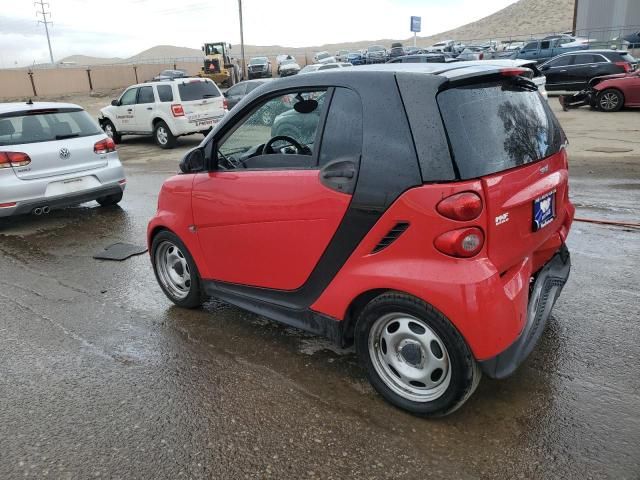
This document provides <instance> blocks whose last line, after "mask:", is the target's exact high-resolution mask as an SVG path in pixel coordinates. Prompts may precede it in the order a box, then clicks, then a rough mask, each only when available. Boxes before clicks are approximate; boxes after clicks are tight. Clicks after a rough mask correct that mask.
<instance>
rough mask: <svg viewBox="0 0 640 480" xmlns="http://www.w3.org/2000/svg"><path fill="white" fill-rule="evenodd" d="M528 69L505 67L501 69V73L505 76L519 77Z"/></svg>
mask: <svg viewBox="0 0 640 480" xmlns="http://www.w3.org/2000/svg"><path fill="white" fill-rule="evenodd" d="M526 71H527V69H526V68H503V69H502V70H500V75H502V76H503V77H517V76H519V75H522V74H523V73H526Z"/></svg>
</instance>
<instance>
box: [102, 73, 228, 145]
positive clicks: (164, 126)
mask: <svg viewBox="0 0 640 480" xmlns="http://www.w3.org/2000/svg"><path fill="white" fill-rule="evenodd" d="M226 113H227V101H226V99H225V98H224V97H223V96H222V93H221V92H220V90H219V89H218V87H217V86H216V84H215V83H213V82H212V81H211V80H209V79H206V78H176V79H174V80H168V81H158V82H148V83H141V84H138V85H133V86H131V87H129V88H127V89H126V90H125V91H124V92H123V93H122V95H120V98H118V99H117V100H113V101H112V102H111V106H109V107H105V108H103V109H101V110H100V117H99V118H98V121H99V122H100V126H101V127H102V129H103V130H104V131H105V133H106V134H107V135H108V136H110V137H111V138H112V139H113V141H114V142H115V143H119V142H120V140H121V138H122V135H153V137H154V139H155V141H156V143H157V144H158V146H160V147H161V148H173V147H174V146H175V143H176V138H177V137H179V136H181V135H191V134H193V133H202V134H203V135H206V134H207V133H209V131H210V130H211V129H212V128H213V126H214V125H215V124H217V123H218V122H219V121H220V120H221V119H222V117H223V116H224V115H225V114H226Z"/></svg>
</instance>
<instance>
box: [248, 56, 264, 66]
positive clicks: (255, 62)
mask: <svg viewBox="0 0 640 480" xmlns="http://www.w3.org/2000/svg"><path fill="white" fill-rule="evenodd" d="M265 63H267V57H256V58H252V59H251V60H250V61H249V65H262V64H265Z"/></svg>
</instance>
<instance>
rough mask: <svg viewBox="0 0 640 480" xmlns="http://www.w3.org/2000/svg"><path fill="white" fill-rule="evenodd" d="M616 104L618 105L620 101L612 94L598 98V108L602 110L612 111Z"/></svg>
mask: <svg viewBox="0 0 640 480" xmlns="http://www.w3.org/2000/svg"><path fill="white" fill-rule="evenodd" d="M618 103H620V99H619V98H618V95H616V94H615V93H613V92H608V93H605V94H604V95H603V96H602V97H601V98H600V107H601V108H602V109H603V110H614V109H615V108H616V107H617V106H618Z"/></svg>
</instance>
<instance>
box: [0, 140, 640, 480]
mask: <svg viewBox="0 0 640 480" xmlns="http://www.w3.org/2000/svg"><path fill="white" fill-rule="evenodd" d="M199 140H200V137H193V138H185V139H181V140H180V144H181V147H180V148H178V149H176V150H173V151H170V152H163V151H161V150H159V149H156V147H154V146H153V145H152V143H151V141H150V140H148V139H132V140H126V141H125V143H124V144H123V145H122V146H120V148H119V151H120V155H121V158H122V159H123V160H124V163H125V167H126V170H127V175H128V186H127V192H126V195H125V199H124V201H123V202H122V203H121V207H120V208H111V209H101V208H98V207H97V205H96V204H94V203H89V204H85V205H83V206H80V207H76V208H70V209H65V210H59V211H54V212H52V213H51V214H49V215H48V216H46V217H23V218H17V219H13V220H10V221H6V220H5V221H0V478H1V479H12V478H25V477H26V478H74V479H75V478H78V479H85V478H121V479H135V478H144V479H147V478H171V479H175V478H225V479H226V478H234V479H235V478H237V479H241V478H279V479H282V478H296V479H298V478H327V479H329V478H334V479H338V478H346V477H356V478H411V479H423V478H456V479H467V478H469V479H475V478H483V479H484V478H496V479H498V478H499V479H502V478H536V479H537V478H540V479H546V478H567V479H573V478H576V479H581V480H582V479H603V478H611V479H639V478H640V413H639V412H640V375H639V367H640V322H639V320H640V318H639V315H638V306H639V301H638V300H639V299H640V298H639V297H640V293H639V289H638V284H640V268H639V267H640V231H638V230H637V229H632V228H618V227H610V226H602V225H594V224H587V223H575V224H574V226H573V230H572V232H571V235H570V237H569V247H570V249H571V253H572V260H573V270H572V273H571V277H570V280H569V283H568V285H567V286H566V288H565V290H564V292H563V295H562V296H561V297H560V299H559V301H558V303H557V304H556V307H555V309H554V312H553V316H552V318H551V319H550V321H549V324H548V328H547V330H546V333H545V335H544V337H543V339H542V340H541V343H540V344H539V346H538V348H537V349H536V350H535V351H534V353H533V354H532V356H531V357H530V358H529V359H528V360H527V361H526V363H525V364H524V365H523V366H522V367H521V368H520V369H519V370H518V371H517V372H516V374H515V375H514V376H513V377H511V378H509V379H507V380H503V381H493V380H489V379H487V378H485V379H483V381H482V382H481V384H480V386H479V388H478V390H477V391H476V393H475V395H474V396H473V397H472V398H471V399H470V400H469V401H468V403H467V404H466V405H465V406H464V407H463V408H462V409H461V410H459V411H458V412H456V413H455V414H453V415H451V416H450V417H447V418H445V419H440V420H424V419H419V418H415V417H412V416H410V415H408V414H405V413H403V412H401V411H399V410H396V409H394V408H392V407H391V406H389V405H387V404H386V403H385V402H384V401H383V400H382V399H381V398H380V397H379V396H378V395H376V394H375V392H374V391H373V390H372V388H371V387H370V386H369V385H368V382H367V380H366V378H365V376H364V372H363V370H362V369H361V368H360V367H359V366H358V365H357V362H356V358H355V355H354V352H353V351H352V350H346V351H341V350H338V349H336V348H334V347H333V346H332V345H331V344H330V343H328V342H326V341H324V340H322V339H319V338H317V337H313V336H311V335H307V334H304V333H301V332H299V331H297V330H295V329H291V328H287V327H284V326H280V325H278V324H276V323H274V322H271V321H268V320H266V319H264V318H261V317H259V316H256V315H253V314H250V313H246V312H244V311H241V310H239V309H237V308H235V307H232V306H228V305H225V304H222V303H219V302H216V301H211V302H209V303H208V304H207V305H206V307H205V308H203V309H200V310H194V311H188V310H181V309H178V308H176V307H173V306H172V305H171V304H170V302H169V301H168V300H167V299H166V298H165V297H164V295H163V294H162V292H161V291H160V288H159V287H158V286H157V284H156V281H155V279H154V276H153V272H152V269H151V266H150V263H149V258H148V256H147V255H142V256H139V257H133V258H131V259H129V260H126V261H124V262H107V261H98V260H94V259H93V258H92V255H93V254H94V253H96V252H97V251H99V250H101V249H102V248H103V247H105V246H107V245H109V244H112V243H114V242H118V241H126V242H130V243H135V244H144V241H145V239H144V235H145V229H146V224H147V221H148V219H149V218H150V216H151V215H152V214H153V213H154V210H155V204H156V198H157V192H158V190H159V188H160V185H161V183H162V181H163V180H164V179H165V178H166V177H167V176H169V175H170V174H172V173H173V172H175V171H176V168H177V159H178V158H179V157H180V155H181V154H182V152H184V151H185V150H186V149H187V148H188V147H189V146H195V145H196V144H197V143H198V142H199ZM636 172H637V170H636ZM571 188H572V198H573V200H574V201H575V202H576V204H577V206H578V215H579V216H584V217H590V218H603V219H610V220H611V219H622V220H626V221H636V222H637V221H638V217H639V216H638V214H637V208H635V207H636V206H637V205H638V204H639V203H640V176H638V175H637V174H636V175H629V174H628V172H626V173H624V174H621V175H619V176H616V173H615V172H613V173H609V174H607V175H605V174H598V175H593V174H589V172H588V171H586V170H585V171H583V172H580V171H577V172H575V173H572V178H571Z"/></svg>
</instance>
